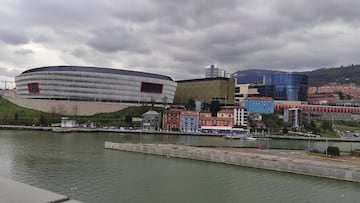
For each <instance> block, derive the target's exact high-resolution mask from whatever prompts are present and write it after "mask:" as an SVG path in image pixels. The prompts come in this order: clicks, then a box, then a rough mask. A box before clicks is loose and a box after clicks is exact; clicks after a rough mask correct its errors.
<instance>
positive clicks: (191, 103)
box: [185, 99, 196, 111]
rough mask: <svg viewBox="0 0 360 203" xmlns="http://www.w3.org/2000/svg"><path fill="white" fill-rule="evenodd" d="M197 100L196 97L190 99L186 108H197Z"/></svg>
mask: <svg viewBox="0 0 360 203" xmlns="http://www.w3.org/2000/svg"><path fill="white" fill-rule="evenodd" d="M195 106H196V105H195V100H194V99H189V100H188V103H187V104H186V105H185V108H186V109H187V110H192V111H193V110H195Z"/></svg>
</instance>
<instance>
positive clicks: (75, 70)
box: [15, 66, 176, 104]
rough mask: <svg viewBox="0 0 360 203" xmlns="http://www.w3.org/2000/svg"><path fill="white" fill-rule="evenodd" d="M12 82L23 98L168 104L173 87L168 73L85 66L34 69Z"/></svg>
mask: <svg viewBox="0 0 360 203" xmlns="http://www.w3.org/2000/svg"><path fill="white" fill-rule="evenodd" d="M15 82H16V87H17V92H18V95H19V97H20V98H25V99H49V100H74V101H96V102H103V101H104V102H124V103H150V102H151V103H159V104H160V103H161V104H163V103H168V104H171V103H172V102H173V99H174V95H175V90H176V82H174V81H173V80H172V79H171V78H170V77H168V76H164V75H159V74H153V73H145V72H138V71H129V70H121V69H110V68H99V67H87V66H48V67H40V68H34V69H30V70H26V71H24V72H23V73H21V74H20V75H18V76H16V78H15Z"/></svg>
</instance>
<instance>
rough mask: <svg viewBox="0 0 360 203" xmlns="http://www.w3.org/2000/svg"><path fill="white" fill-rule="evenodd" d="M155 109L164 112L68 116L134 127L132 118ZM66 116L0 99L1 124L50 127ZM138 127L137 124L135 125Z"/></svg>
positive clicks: (145, 108) (134, 109)
mask: <svg viewBox="0 0 360 203" xmlns="http://www.w3.org/2000/svg"><path fill="white" fill-rule="evenodd" d="M150 109H154V110H155V111H157V112H162V108H158V107H151V106H140V107H128V108H125V109H123V110H120V111H116V112H112V113H99V114H95V115H92V116H66V117H69V118H70V119H74V120H77V121H78V122H79V123H85V122H88V121H91V122H94V123H95V124H97V125H98V126H102V125H106V126H110V125H112V126H118V127H120V126H125V127H130V126H133V125H134V123H133V122H132V120H131V118H132V117H141V116H142V114H143V113H145V112H146V111H148V110H150ZM63 116H64V115H60V114H53V113H45V112H41V111H36V110H32V109H27V108H23V107H20V106H17V105H15V104H13V103H11V102H9V101H7V100H5V99H3V98H1V97H0V124H10V125H34V124H35V125H40V126H48V125H51V124H52V123H60V121H61V117H63ZM135 125H136V123H135Z"/></svg>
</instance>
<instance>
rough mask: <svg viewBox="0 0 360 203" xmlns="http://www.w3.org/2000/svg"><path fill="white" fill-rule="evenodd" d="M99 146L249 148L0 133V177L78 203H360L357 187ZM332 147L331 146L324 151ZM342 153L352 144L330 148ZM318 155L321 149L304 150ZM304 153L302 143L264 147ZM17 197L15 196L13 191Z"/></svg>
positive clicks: (217, 140)
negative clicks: (316, 151)
mask: <svg viewBox="0 0 360 203" xmlns="http://www.w3.org/2000/svg"><path fill="white" fill-rule="evenodd" d="M104 141H123V142H143V143H184V144H191V145H203V146H205V145H220V146H227V145H231V146H250V147H256V146H257V144H258V143H257V141H255V142H254V141H243V140H224V139H223V138H221V137H200V136H174V135H169V136H166V135H162V136H161V135H135V134H120V133H63V134H59V133H52V132H44V131H20V130H0V176H3V177H7V178H10V179H13V180H16V181H20V182H24V183H27V184H30V185H33V186H36V187H40V188H43V189H47V190H50V191H53V192H57V193H60V194H63V195H68V196H71V197H72V198H75V199H77V200H80V201H83V202H96V203H98V202H126V203H128V202H129V203H132V202H133V203H135V202H175V203H176V202H179V203H180V202H181V203H183V202H210V203H211V202H214V203H218V202H223V203H226V202H359V200H360V192H359V191H360V184H359V183H351V182H346V181H338V180H330V179H325V178H317V177H310V176H303V175H295V174H289V173H282V172H274V171H267V170H260V169H253V168H246V167H239V166H231V165H225V164H216V163H208V162H201V161H193V160H185V159H177V158H166V157H160V156H153V155H145V154H137V153H129V152H121V151H113V150H106V149H104V148H103V147H104ZM328 144H334V143H328ZM336 144H337V145H338V146H340V147H341V148H343V149H348V148H349V147H351V148H360V146H359V144H358V143H356V144H354V143H336ZM310 145H311V147H312V148H321V149H322V148H324V146H325V145H324V142H313V143H310ZM263 146H264V147H267V146H269V148H273V147H276V148H286V147H289V148H297V149H306V148H307V146H308V142H307V141H292V140H271V141H263ZM19 194H21V191H19Z"/></svg>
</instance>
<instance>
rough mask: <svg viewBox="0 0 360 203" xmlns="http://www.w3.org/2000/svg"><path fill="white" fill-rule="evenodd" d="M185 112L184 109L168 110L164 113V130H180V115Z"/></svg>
mask: <svg viewBox="0 0 360 203" xmlns="http://www.w3.org/2000/svg"><path fill="white" fill-rule="evenodd" d="M182 111H184V110H182V109H168V110H166V111H165V112H164V118H163V129H164V130H179V129H180V114H181V112H182Z"/></svg>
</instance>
